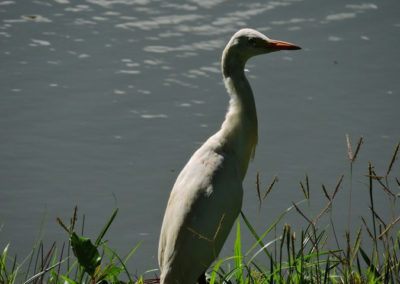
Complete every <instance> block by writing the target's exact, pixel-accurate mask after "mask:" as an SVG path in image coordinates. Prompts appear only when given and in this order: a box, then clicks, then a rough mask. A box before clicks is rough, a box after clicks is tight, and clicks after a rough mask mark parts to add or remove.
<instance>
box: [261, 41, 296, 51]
mask: <svg viewBox="0 0 400 284" xmlns="http://www.w3.org/2000/svg"><path fill="white" fill-rule="evenodd" d="M268 44H269V46H270V47H272V48H273V49H276V50H297V49H301V47H300V46H297V45H294V44H292V43H289V42H285V41H279V40H269V41H268Z"/></svg>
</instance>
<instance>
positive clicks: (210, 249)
mask: <svg viewBox="0 0 400 284" xmlns="http://www.w3.org/2000/svg"><path fill="white" fill-rule="evenodd" d="M212 145H213V143H212V139H211V140H209V141H208V142H206V143H205V144H204V145H203V146H202V147H201V148H200V149H199V150H198V151H197V152H196V153H195V154H194V155H193V156H192V158H191V159H190V160H189V162H188V163H187V164H186V166H185V167H184V169H183V170H182V172H181V173H180V174H179V176H178V178H177V180H176V182H175V185H174V187H173V189H172V192H171V195H170V199H169V201H168V205H167V209H166V212H165V215H164V221H163V225H162V229H161V235H160V245H159V263H160V267H161V269H162V270H163V268H167V267H168V268H170V267H179V269H180V271H181V272H180V273H184V274H185V275H189V274H191V273H190V272H187V271H186V272H185V267H188V266H189V267H188V268H187V269H200V270H201V271H199V274H198V275H197V276H199V275H200V274H201V273H202V272H203V271H204V270H205V269H206V268H207V267H208V266H209V265H210V264H211V262H212V261H213V260H214V259H215V258H216V257H217V256H218V253H219V251H220V250H221V248H222V245H223V243H224V242H225V239H226V237H227V236H228V234H229V232H230V230H231V227H232V224H233V222H234V220H235V219H236V217H237V215H238V214H239V212H240V208H241V204H242V194H243V190H242V180H241V175H240V170H239V167H238V164H237V161H236V159H235V158H233V157H232V155H227V154H225V153H224V152H223V151H216V150H215V147H212ZM195 260H197V261H201V262H202V263H199V264H198V265H194V264H193V263H191V262H192V261H195ZM174 262H182V263H178V264H177V263H174ZM173 263H174V265H172V264H173ZM193 274H195V273H193ZM187 283H190V282H187Z"/></svg>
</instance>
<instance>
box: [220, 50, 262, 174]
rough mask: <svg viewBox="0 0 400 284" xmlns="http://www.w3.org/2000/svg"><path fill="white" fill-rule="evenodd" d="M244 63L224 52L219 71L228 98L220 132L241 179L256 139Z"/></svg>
mask: <svg viewBox="0 0 400 284" xmlns="http://www.w3.org/2000/svg"><path fill="white" fill-rule="evenodd" d="M245 63H246V61H245V60H241V59H240V57H238V56H234V55H233V54H229V53H227V52H224V54H223V57H222V72H223V76H224V83H225V86H226V88H227V90H228V93H229V94H230V96H231V99H230V101H229V109H228V112H227V114H226V117H225V120H224V122H223V123H222V126H221V130H220V133H221V135H222V136H223V138H225V139H223V141H225V145H224V146H225V149H226V150H227V151H229V152H233V153H234V154H235V156H236V157H237V159H238V163H239V167H240V170H241V173H242V178H244V176H245V174H246V171H247V168H248V164H249V161H250V159H251V158H253V157H254V153H255V148H256V145H257V138H258V135H257V134H258V130H257V112H256V105H255V102H254V96H253V92H252V90H251V87H250V84H249V82H248V81H247V79H246V76H245V75H244V65H245Z"/></svg>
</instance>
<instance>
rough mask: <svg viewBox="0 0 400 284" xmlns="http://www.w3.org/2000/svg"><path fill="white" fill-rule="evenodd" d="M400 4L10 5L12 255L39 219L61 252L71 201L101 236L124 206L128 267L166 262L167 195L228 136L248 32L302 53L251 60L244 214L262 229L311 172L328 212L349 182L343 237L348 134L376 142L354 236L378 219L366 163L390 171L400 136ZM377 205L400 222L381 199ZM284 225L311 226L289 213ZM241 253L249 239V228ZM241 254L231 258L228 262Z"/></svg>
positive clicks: (5, 161)
mask: <svg viewBox="0 0 400 284" xmlns="http://www.w3.org/2000/svg"><path fill="white" fill-rule="evenodd" d="M399 9H400V2H399V1H397V0H391V1H381V2H377V1H375V2H368V1H367V2H364V1H351V2H349V1H344V0H340V1H316V0H297V1H292V0H290V1H289V0H284V1H247V2H244V1H227V0H217V1H211V0H210V1H207V0H205V1H202V0H192V1H186V2H181V1H149V0H131V1H129V0H87V1H72V0H53V1H44V0H34V1H16V0H8V1H6V0H2V1H0V63H1V67H0V80H1V84H0V224H2V225H3V226H4V227H3V229H2V231H1V232H0V249H1V248H4V246H5V245H6V244H7V243H9V242H10V243H11V247H10V249H9V251H10V253H11V254H14V253H16V254H18V256H19V258H22V256H24V255H26V254H27V253H28V252H29V250H30V249H31V248H32V246H33V243H34V241H35V238H36V237H37V235H38V234H39V231H40V227H41V220H42V216H44V225H43V230H44V231H43V233H44V241H45V246H46V247H47V248H49V247H50V245H51V243H52V242H53V241H57V244H58V246H61V244H62V242H63V241H64V240H67V235H66V233H65V232H64V231H63V230H62V229H61V227H59V225H58V224H57V223H56V221H55V219H56V217H57V216H59V217H61V218H62V219H64V220H65V221H67V220H68V219H69V217H70V216H71V214H72V209H73V206H74V205H78V208H79V209H78V210H79V211H78V214H79V217H80V219H79V220H80V221H81V220H82V214H85V215H86V220H85V234H86V235H87V236H89V237H92V238H95V237H96V236H97V234H98V232H99V231H100V229H101V228H102V227H103V225H104V224H105V223H106V221H107V219H108V217H109V216H110V215H111V213H112V211H113V209H114V208H115V207H119V208H120V211H119V215H118V216H117V219H116V220H115V222H114V223H113V225H112V227H111V229H110V231H109V232H108V234H107V235H106V238H107V239H109V243H108V245H109V246H111V247H113V248H115V249H116V250H117V252H119V253H120V254H121V255H122V256H123V255H126V254H127V253H128V252H129V251H130V250H131V249H132V248H133V247H135V246H136V244H138V243H139V242H142V243H141V246H140V248H139V249H138V250H137V252H136V253H135V254H134V256H133V257H132V259H131V261H130V262H129V268H130V269H131V270H132V272H135V271H136V272H137V273H139V274H140V273H142V272H144V271H145V270H147V269H151V268H155V267H157V261H156V254H157V245H158V234H159V229H160V226H161V221H162V215H163V212H164V208H165V206H166V202H167V199H168V196H169V192H170V189H171V187H172V185H173V183H174V180H175V178H176V176H177V174H178V173H179V171H180V169H181V168H182V167H183V166H184V164H185V163H186V161H187V160H188V158H189V157H190V155H191V154H192V153H193V151H195V149H196V148H198V147H199V146H200V145H201V143H202V142H203V141H205V140H206V138H207V137H209V136H210V135H211V134H213V133H214V132H215V131H217V130H218V128H219V127H220V124H221V122H222V120H223V118H224V115H225V111H226V109H227V103H228V96H227V95H226V92H225V89H224V87H223V85H222V82H221V74H220V56H221V52H222V49H223V48H224V46H225V44H226V42H227V41H228V40H229V38H230V37H231V36H232V34H233V33H234V32H236V31H237V30H238V29H240V28H243V27H251V28H255V29H258V30H259V31H261V32H263V33H265V34H266V35H268V36H269V37H271V38H274V39H280V40H284V41H290V42H293V43H295V44H297V45H300V46H301V47H302V48H303V49H302V50H301V51H296V52H280V53H274V54H270V55H266V56H260V57H257V58H253V59H251V60H250V61H249V62H248V64H247V68H248V70H249V71H248V73H247V76H248V78H249V80H250V83H251V85H252V87H253V91H254V93H255V100H256V104H257V109H258V118H259V144H258V148H257V152H256V157H255V159H254V161H253V163H252V164H251V165H250V167H249V170H248V174H247V178H246V180H245V182H244V188H245V196H244V204H243V211H244V212H245V214H246V215H247V216H248V218H249V219H250V220H251V221H252V222H253V224H254V225H255V226H256V228H257V230H258V231H259V232H263V230H265V229H266V228H267V227H268V226H269V225H270V224H271V222H272V221H273V220H275V219H276V218H277V217H278V216H279V214H280V213H281V212H283V210H284V209H286V208H287V207H289V206H290V205H291V202H292V201H299V200H302V199H303V195H302V193H301V190H300V187H299V181H300V180H304V176H305V174H308V175H309V177H310V186H311V197H312V204H313V208H314V209H313V210H314V211H313V213H314V214H317V213H318V210H320V209H321V208H323V207H324V206H325V204H326V199H325V197H324V195H323V193H322V191H321V184H322V183H324V184H325V185H326V187H327V189H328V190H329V191H332V190H333V188H334V186H335V184H336V182H337V179H338V178H339V176H340V175H341V174H342V173H345V174H346V176H345V179H344V186H343V187H342V188H341V191H340V193H339V195H338V197H337V200H336V201H337V202H336V204H335V205H334V208H333V213H334V215H333V216H334V219H335V220H336V222H337V223H338V227H345V226H346V224H347V220H348V219H347V216H348V214H347V211H348V205H347V204H348V188H349V183H350V177H349V162H348V160H347V153H346V140H345V134H346V133H348V134H349V135H350V138H351V141H352V144H353V148H354V147H355V144H356V141H357V139H358V137H359V136H363V137H364V144H363V145H362V149H361V152H360V156H359V159H358V160H357V162H356V164H355V165H354V173H353V175H354V177H353V206H352V224H354V225H357V226H358V224H359V218H358V216H359V215H360V214H366V212H368V211H367V206H368V195H367V192H368V191H367V187H366V186H365V183H366V182H367V180H366V178H365V177H363V174H365V173H366V172H367V162H368V161H371V162H372V163H373V165H374V166H376V169H377V170H378V172H379V173H381V174H384V172H385V171H386V168H387V166H388V164H389V161H390V158H391V155H392V153H393V150H394V147H395V144H396V143H397V142H398V141H399V140H400V123H399V121H400V80H399V75H400V64H399V62H400V52H399V48H398V47H399V44H400V18H399V17H398V11H399ZM399 169H400V167H399V163H397V165H396V166H395V167H394V168H393V173H394V175H397V176H399ZM257 172H259V173H260V183H261V186H262V189H264V188H266V187H267V186H268V184H269V183H270V182H271V180H272V179H273V177H274V175H278V177H279V182H278V184H277V185H276V186H275V187H274V189H273V191H272V192H271V194H270V196H269V197H268V199H267V200H266V201H265V203H264V204H263V205H262V207H261V210H260V212H258V204H257V196H256V192H255V179H256V173H257ZM395 190H397V192H398V190H399V189H398V187H397V188H396V187H395ZM376 206H378V207H379V210H380V211H379V212H380V213H381V214H382V216H385V217H386V218H388V219H389V220H390V212H389V210H388V209H387V208H388V202H387V200H386V196H385V195H384V194H383V192H382V191H378V192H377V193H376ZM395 213H396V215H399V210H398V209H397V212H395ZM78 222H79V221H78ZM285 222H289V223H301V222H303V220H302V219H301V218H300V217H299V216H298V215H297V214H296V213H293V214H289V215H288V219H286V220H285ZM282 226H283V223H282ZM321 226H322V227H323V226H324V223H323V222H322V223H321ZM339 231H340V230H339ZM339 235H341V236H343V235H342V234H341V233H340V234H339ZM244 242H245V244H244V245H243V246H244V248H249V247H250V246H251V245H252V243H253V240H252V238H251V236H250V235H249V233H247V232H246V233H245V237H244ZM231 243H232V238H230V241H229V243H228V245H227V246H226V247H225V248H224V250H223V252H222V254H221V256H230V255H232V248H233V247H232V245H231Z"/></svg>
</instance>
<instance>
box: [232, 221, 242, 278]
mask: <svg viewBox="0 0 400 284" xmlns="http://www.w3.org/2000/svg"><path fill="white" fill-rule="evenodd" d="M234 253H235V268H236V273H235V274H236V283H243V282H244V279H243V269H242V244H241V238H240V221H239V219H238V220H237V227H236V241H235V247H234Z"/></svg>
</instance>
